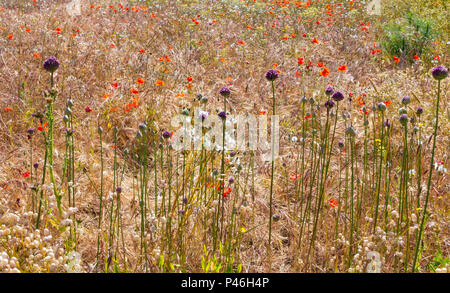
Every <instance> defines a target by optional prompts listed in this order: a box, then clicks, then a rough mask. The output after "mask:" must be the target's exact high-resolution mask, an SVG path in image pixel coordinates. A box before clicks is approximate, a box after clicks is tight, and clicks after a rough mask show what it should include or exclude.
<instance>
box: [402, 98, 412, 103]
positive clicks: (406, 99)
mask: <svg viewBox="0 0 450 293" xmlns="http://www.w3.org/2000/svg"><path fill="white" fill-rule="evenodd" d="M409 103H411V98H410V97H408V96H404V97H403V98H402V104H403V105H408V104H409Z"/></svg>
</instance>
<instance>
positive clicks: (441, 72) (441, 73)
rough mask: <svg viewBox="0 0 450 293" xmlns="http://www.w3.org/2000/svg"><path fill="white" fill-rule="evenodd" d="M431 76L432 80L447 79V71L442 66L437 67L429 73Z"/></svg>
mask: <svg viewBox="0 0 450 293" xmlns="http://www.w3.org/2000/svg"><path fill="white" fill-rule="evenodd" d="M431 74H432V75H433V77H434V79H436V80H443V79H445V78H447V76H448V69H447V68H445V67H444V66H442V65H439V66H437V67H435V68H433V70H432V71H431Z"/></svg>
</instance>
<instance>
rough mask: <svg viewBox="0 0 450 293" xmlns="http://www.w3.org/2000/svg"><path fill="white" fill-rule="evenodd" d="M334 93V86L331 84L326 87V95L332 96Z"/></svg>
mask: <svg viewBox="0 0 450 293" xmlns="http://www.w3.org/2000/svg"><path fill="white" fill-rule="evenodd" d="M333 93H334V90H333V88H332V87H331V86H330V85H329V86H328V87H327V88H326V89H325V95H327V96H331V95H332V94H333Z"/></svg>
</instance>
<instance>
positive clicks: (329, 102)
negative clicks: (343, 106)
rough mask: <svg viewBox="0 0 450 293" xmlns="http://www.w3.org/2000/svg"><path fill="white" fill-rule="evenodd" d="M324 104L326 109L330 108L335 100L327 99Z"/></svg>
mask: <svg viewBox="0 0 450 293" xmlns="http://www.w3.org/2000/svg"><path fill="white" fill-rule="evenodd" d="M324 105H325V107H326V108H327V109H331V108H333V107H334V105H335V102H334V101H333V100H327V101H326V102H325V104H324Z"/></svg>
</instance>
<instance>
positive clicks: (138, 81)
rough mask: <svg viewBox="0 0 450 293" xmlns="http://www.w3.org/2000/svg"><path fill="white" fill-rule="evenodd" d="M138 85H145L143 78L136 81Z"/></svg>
mask: <svg viewBox="0 0 450 293" xmlns="http://www.w3.org/2000/svg"><path fill="white" fill-rule="evenodd" d="M136 83H138V84H144V83H145V81H144V80H143V79H142V78H140V77H139V78H138V79H137V80H136Z"/></svg>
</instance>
